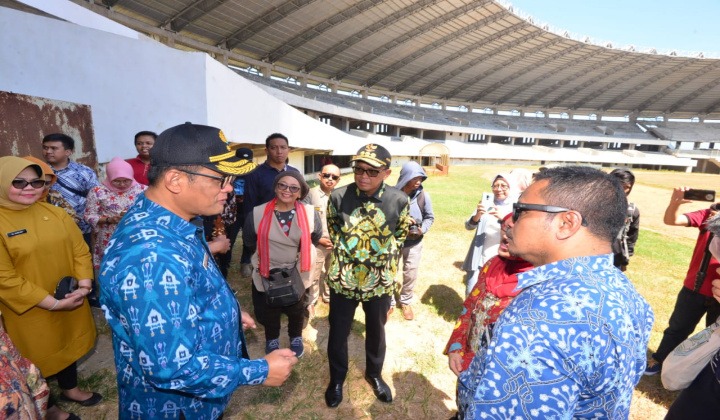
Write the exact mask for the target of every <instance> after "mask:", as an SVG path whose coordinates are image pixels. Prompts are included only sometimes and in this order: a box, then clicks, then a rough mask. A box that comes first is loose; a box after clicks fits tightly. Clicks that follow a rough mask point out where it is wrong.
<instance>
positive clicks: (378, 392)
mask: <svg viewBox="0 0 720 420" xmlns="http://www.w3.org/2000/svg"><path fill="white" fill-rule="evenodd" d="M365 380H366V381H367V382H368V383H369V384H370V386H371V387H372V389H373V392H374V393H375V397H377V399H378V400H380V401H382V402H386V403H391V402H392V399H393V397H392V391H390V387H389V386H388V384H386V383H385V381H383V379H382V377H380V376H374V377H373V376H370V375H368V374H367V373H366V374H365ZM326 395H327V394H326Z"/></svg>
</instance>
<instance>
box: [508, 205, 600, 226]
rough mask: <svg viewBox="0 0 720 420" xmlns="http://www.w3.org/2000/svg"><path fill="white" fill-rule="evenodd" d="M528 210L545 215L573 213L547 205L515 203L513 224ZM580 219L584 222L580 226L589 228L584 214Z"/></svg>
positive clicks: (563, 208)
mask: <svg viewBox="0 0 720 420" xmlns="http://www.w3.org/2000/svg"><path fill="white" fill-rule="evenodd" d="M528 210H534V211H541V212H544V213H564V212H566V211H573V210H571V209H566V208H565V207H557V206H547V205H545V204H529V203H514V204H513V215H512V221H513V223H515V222H517V221H518V219H519V218H520V214H521V213H522V212H524V211H528ZM578 213H579V212H578ZM580 218H581V220H582V222H581V223H580V224H581V225H583V226H587V225H588V224H587V221H586V220H585V218H584V217H582V214H581V215H580Z"/></svg>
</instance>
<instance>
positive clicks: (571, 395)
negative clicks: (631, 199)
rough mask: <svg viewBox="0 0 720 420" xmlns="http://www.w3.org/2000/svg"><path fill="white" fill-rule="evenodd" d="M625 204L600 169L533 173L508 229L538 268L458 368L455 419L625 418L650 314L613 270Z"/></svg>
mask: <svg viewBox="0 0 720 420" xmlns="http://www.w3.org/2000/svg"><path fill="white" fill-rule="evenodd" d="M626 210H627V201H626V198H625V194H624V193H623V190H622V188H621V186H620V185H619V183H618V181H617V180H616V179H614V178H612V177H610V176H609V175H607V174H605V173H603V172H601V171H598V170H596V169H592V168H589V167H580V166H575V167H561V168H553V169H548V170H546V171H544V172H541V173H539V174H537V175H536V178H535V182H534V183H533V184H531V185H530V187H528V189H527V190H525V192H524V193H523V194H522V196H521V197H520V200H519V202H518V203H516V204H515V205H514V212H513V221H514V226H512V227H511V228H510V229H509V230H508V233H507V234H508V238H509V250H510V253H512V254H513V255H516V256H518V257H521V258H523V259H525V260H526V261H529V262H531V263H532V264H533V265H534V266H535V267H536V268H535V269H533V270H530V271H528V272H525V273H521V274H519V275H518V286H517V288H518V289H521V290H522V292H521V293H520V294H519V295H518V296H517V297H516V298H515V300H513V302H512V303H511V304H510V305H509V306H508V307H507V309H505V311H504V312H503V313H502V315H501V316H500V318H499V319H498V321H497V323H496V324H495V327H494V329H493V334H492V339H491V340H490V342H489V343H488V345H487V347H486V348H482V349H480V351H478V352H477V354H476V356H475V358H474V359H473V361H472V363H471V364H470V367H469V368H468V370H466V371H465V372H462V373H461V374H460V378H459V383H460V386H459V390H458V408H459V412H460V413H459V414H460V416H461V417H463V418H471V419H479V418H498V419H505V418H523V419H526V418H576V417H582V418H610V419H620V418H627V417H628V415H629V412H630V400H631V398H632V392H633V389H634V387H635V385H637V383H638V381H639V380H640V378H641V377H642V374H643V371H644V369H645V362H646V360H645V357H646V351H647V343H648V339H649V336H650V330H651V328H652V323H653V318H654V316H653V312H652V309H651V308H650V306H649V305H648V303H647V302H646V301H645V299H643V297H642V296H640V295H639V294H638V292H637V291H636V290H635V288H634V287H633V285H632V284H631V283H630V281H629V280H628V279H627V277H625V275H624V274H623V273H622V272H620V271H619V270H618V269H617V268H615V267H614V266H613V254H612V247H611V244H612V241H613V240H614V238H615V237H616V235H617V233H618V231H619V230H620V228H621V227H622V225H623V223H624V220H625V213H626Z"/></svg>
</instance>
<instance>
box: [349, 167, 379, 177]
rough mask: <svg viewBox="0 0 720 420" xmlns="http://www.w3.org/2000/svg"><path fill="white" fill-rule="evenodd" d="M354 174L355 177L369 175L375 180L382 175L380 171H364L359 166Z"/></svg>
mask: <svg viewBox="0 0 720 420" xmlns="http://www.w3.org/2000/svg"><path fill="white" fill-rule="evenodd" d="M353 173H354V174H355V175H360V176H362V174H367V176H369V177H370V178H375V177H376V176H378V175H380V169H363V168H360V167H357V166H354V167H353Z"/></svg>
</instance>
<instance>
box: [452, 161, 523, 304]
mask: <svg viewBox="0 0 720 420" xmlns="http://www.w3.org/2000/svg"><path fill="white" fill-rule="evenodd" d="M512 179H513V178H512V177H511V176H510V175H507V174H497V175H495V177H494V178H493V181H492V184H490V185H491V186H492V197H491V198H489V199H486V200H481V201H480V202H479V203H478V205H477V207H476V208H475V212H474V213H473V214H472V216H470V218H469V219H468V220H467V221H466V222H465V229H467V230H473V229H475V236H474V237H473V241H472V242H471V243H470V249H469V250H468V253H467V256H466V257H465V261H464V262H463V266H462V269H463V270H465V272H466V273H467V274H466V276H465V281H466V284H467V287H466V288H465V296H467V295H469V294H470V291H471V290H472V289H473V287H475V283H477V278H478V271H479V270H480V268H482V266H484V265H485V263H486V262H488V260H489V259H490V258H492V257H494V256H495V255H497V253H498V247H499V246H500V221H501V220H502V219H503V217H505V216H506V215H507V214H508V213H511V212H512V205H513V203H514V202H515V201H517V195H516V194H515V191H513V188H512V187H513V185H512V184H511V182H512Z"/></svg>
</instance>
